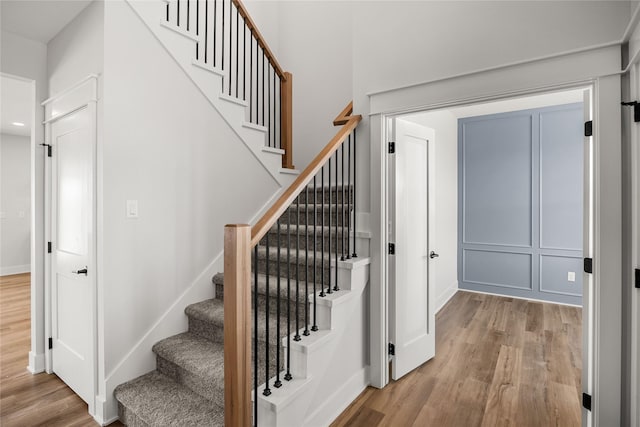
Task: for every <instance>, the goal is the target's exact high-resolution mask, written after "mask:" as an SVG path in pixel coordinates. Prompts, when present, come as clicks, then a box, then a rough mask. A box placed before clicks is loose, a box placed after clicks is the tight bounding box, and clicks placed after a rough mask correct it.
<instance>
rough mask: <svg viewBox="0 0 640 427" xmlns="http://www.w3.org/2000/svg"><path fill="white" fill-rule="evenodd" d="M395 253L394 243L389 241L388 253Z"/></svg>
mask: <svg viewBox="0 0 640 427" xmlns="http://www.w3.org/2000/svg"><path fill="white" fill-rule="evenodd" d="M395 254H396V244H395V243H389V255H395Z"/></svg>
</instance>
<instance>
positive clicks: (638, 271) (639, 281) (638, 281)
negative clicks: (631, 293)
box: [636, 268, 640, 289]
mask: <svg viewBox="0 0 640 427" xmlns="http://www.w3.org/2000/svg"><path fill="white" fill-rule="evenodd" d="M636 288H638V289H640V268H636Z"/></svg>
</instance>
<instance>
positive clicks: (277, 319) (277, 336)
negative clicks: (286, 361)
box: [273, 218, 282, 388]
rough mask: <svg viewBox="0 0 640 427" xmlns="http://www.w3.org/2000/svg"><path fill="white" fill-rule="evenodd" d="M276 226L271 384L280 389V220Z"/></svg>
mask: <svg viewBox="0 0 640 427" xmlns="http://www.w3.org/2000/svg"><path fill="white" fill-rule="evenodd" d="M276 224H277V227H278V232H277V233H276V236H277V239H276V244H277V245H278V266H277V267H276V275H277V277H278V280H277V281H276V284H277V286H278V289H276V295H277V297H278V301H277V302H276V382H275V383H273V386H274V387H275V388H280V387H281V386H282V381H280V218H278V220H277V221H276Z"/></svg>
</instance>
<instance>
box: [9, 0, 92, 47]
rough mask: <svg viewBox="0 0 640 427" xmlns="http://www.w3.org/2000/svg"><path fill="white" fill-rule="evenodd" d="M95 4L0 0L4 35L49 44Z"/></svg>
mask: <svg viewBox="0 0 640 427" xmlns="http://www.w3.org/2000/svg"><path fill="white" fill-rule="evenodd" d="M91 1H92V0H1V1H0V15H1V16H2V19H1V24H0V26H1V27H2V30H3V31H8V32H10V33H14V34H18V35H20V36H22V37H25V38H28V39H31V40H36V41H39V42H41V43H45V44H46V43H48V42H49V40H51V39H52V38H53V37H54V36H55V35H56V34H58V33H59V32H60V30H62V29H63V28H64V27H65V26H66V25H67V24H68V23H69V22H71V20H73V18H75V17H76V16H77V15H78V14H79V13H80V12H81V11H82V10H83V9H84V8H85V7H87V6H88V5H89V3H91Z"/></svg>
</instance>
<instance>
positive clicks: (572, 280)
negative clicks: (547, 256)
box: [567, 271, 576, 282]
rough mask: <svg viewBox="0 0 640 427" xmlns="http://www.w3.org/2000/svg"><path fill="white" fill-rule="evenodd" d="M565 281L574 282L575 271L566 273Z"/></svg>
mask: <svg viewBox="0 0 640 427" xmlns="http://www.w3.org/2000/svg"><path fill="white" fill-rule="evenodd" d="M567 281H569V282H575V281H576V272H575V271H570V272H568V273H567Z"/></svg>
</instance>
